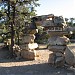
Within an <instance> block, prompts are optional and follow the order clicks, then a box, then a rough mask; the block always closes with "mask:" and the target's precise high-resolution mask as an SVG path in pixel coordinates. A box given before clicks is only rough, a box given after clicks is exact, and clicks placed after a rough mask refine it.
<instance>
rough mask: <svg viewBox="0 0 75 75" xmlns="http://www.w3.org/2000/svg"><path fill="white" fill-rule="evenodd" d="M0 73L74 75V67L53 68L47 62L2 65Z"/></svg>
mask: <svg viewBox="0 0 75 75" xmlns="http://www.w3.org/2000/svg"><path fill="white" fill-rule="evenodd" d="M0 75H75V72H74V69H66V68H63V67H62V68H55V67H53V66H51V65H49V64H46V63H45V64H33V65H26V66H25V65H23V66H12V67H2V66H0Z"/></svg>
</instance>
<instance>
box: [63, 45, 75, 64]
mask: <svg viewBox="0 0 75 75" xmlns="http://www.w3.org/2000/svg"><path fill="white" fill-rule="evenodd" d="M64 55H65V61H66V63H68V64H69V65H74V64H75V46H72V45H71V46H67V48H66V50H65V54H64Z"/></svg>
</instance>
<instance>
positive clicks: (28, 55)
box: [21, 50, 35, 60]
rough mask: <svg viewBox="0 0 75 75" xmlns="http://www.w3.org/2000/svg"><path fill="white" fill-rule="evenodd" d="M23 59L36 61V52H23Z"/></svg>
mask: <svg viewBox="0 0 75 75" xmlns="http://www.w3.org/2000/svg"><path fill="white" fill-rule="evenodd" d="M21 57H22V58H24V59H28V60H34V59H35V52H34V51H26V50H22V51H21Z"/></svg>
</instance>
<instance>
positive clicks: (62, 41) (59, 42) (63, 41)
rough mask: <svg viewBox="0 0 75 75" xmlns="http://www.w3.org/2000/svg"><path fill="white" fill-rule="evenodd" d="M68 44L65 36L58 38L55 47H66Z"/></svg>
mask: <svg viewBox="0 0 75 75" xmlns="http://www.w3.org/2000/svg"><path fill="white" fill-rule="evenodd" d="M68 42H69V39H68V38H67V37H66V36H63V37H59V36H58V38H57V39H56V44H57V45H66V44H67V43H68Z"/></svg>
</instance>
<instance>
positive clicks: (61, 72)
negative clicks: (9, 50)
mask: <svg viewBox="0 0 75 75" xmlns="http://www.w3.org/2000/svg"><path fill="white" fill-rule="evenodd" d="M1 52H2V51H1ZM37 52H38V53H40V59H39V58H37V60H33V61H25V60H23V61H22V60H20V61H15V60H12V59H0V75H75V69H74V68H68V69H66V68H64V67H62V68H55V67H53V66H51V65H49V64H48V63H47V59H48V56H49V55H48V54H49V51H48V50H41V51H40V50H39V51H37ZM3 53H4V51H3ZM1 54H2V53H1Z"/></svg>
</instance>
